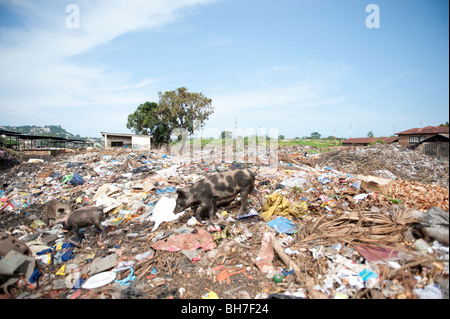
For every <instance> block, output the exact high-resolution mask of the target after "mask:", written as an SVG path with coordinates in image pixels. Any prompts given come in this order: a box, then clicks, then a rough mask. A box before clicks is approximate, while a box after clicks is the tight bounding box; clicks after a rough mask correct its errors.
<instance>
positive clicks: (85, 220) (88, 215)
mask: <svg viewBox="0 0 450 319" xmlns="http://www.w3.org/2000/svg"><path fill="white" fill-rule="evenodd" d="M103 217H104V213H103V211H102V210H101V209H100V208H98V207H96V206H87V207H82V208H79V209H77V210H75V211H74V212H73V213H72V214H70V216H69V218H67V221H66V222H65V225H64V227H63V230H66V231H68V232H70V231H71V232H72V233H74V234H75V235H79V229H80V228H83V227H88V226H92V225H94V226H95V227H96V228H97V229H98V230H101V232H102V237H103V238H104V237H105V236H106V232H105V230H104V229H103V227H102V225H101V222H102V220H103Z"/></svg>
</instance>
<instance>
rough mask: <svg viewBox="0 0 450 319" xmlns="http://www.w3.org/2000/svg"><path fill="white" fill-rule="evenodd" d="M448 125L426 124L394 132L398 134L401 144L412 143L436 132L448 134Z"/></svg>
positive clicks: (418, 141) (423, 139)
mask: <svg viewBox="0 0 450 319" xmlns="http://www.w3.org/2000/svg"><path fill="white" fill-rule="evenodd" d="M448 133H449V130H448V127H444V126H426V127H422V128H412V129H409V130H406V131H403V132H399V133H395V134H396V135H398V143H399V144H400V145H403V146H409V145H414V144H417V143H420V142H423V141H425V140H426V139H428V138H430V137H433V136H435V135H436V134H448Z"/></svg>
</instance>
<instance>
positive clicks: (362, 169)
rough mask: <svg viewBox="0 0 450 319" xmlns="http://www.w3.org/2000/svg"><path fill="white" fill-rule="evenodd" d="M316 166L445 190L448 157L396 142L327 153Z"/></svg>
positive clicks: (447, 178)
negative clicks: (438, 187) (433, 154)
mask: <svg viewBox="0 0 450 319" xmlns="http://www.w3.org/2000/svg"><path fill="white" fill-rule="evenodd" d="M317 164H318V165H319V166H334V167H335V168H336V169H339V170H341V171H343V172H347V173H350V174H362V175H376V176H381V177H384V178H390V179H393V180H405V181H409V182H419V183H424V184H436V185H439V186H441V187H448V180H449V157H448V156H447V157H434V156H427V155H425V154H423V153H421V152H419V151H417V150H410V149H408V148H406V147H404V146H401V145H400V144H398V143H394V144H375V145H373V146H371V147H361V148H357V147H352V148H349V149H347V150H345V151H333V152H328V153H325V154H322V156H320V157H319V158H318V161H317Z"/></svg>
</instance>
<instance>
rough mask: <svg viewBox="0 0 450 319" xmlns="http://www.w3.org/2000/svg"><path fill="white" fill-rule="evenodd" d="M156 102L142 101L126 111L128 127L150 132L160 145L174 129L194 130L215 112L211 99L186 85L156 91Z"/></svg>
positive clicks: (157, 144)
mask: <svg viewBox="0 0 450 319" xmlns="http://www.w3.org/2000/svg"><path fill="white" fill-rule="evenodd" d="M158 96H159V103H155V102H145V103H143V104H141V105H139V106H138V108H137V109H136V111H135V112H134V113H131V114H130V115H128V122H127V128H129V129H132V130H133V131H134V132H135V133H136V134H151V135H153V143H154V145H155V146H157V147H158V146H160V145H162V144H166V143H169V142H170V137H171V135H172V133H173V132H174V130H175V129H182V130H186V131H187V132H188V133H189V134H193V133H194V132H195V131H196V130H198V129H199V128H200V127H202V126H203V125H204V123H205V121H206V120H207V119H208V118H209V116H210V115H211V114H212V113H213V112H214V108H213V107H212V106H211V103H212V100H211V99H209V98H207V97H205V96H204V95H203V93H190V92H188V89H186V88H185V87H181V88H178V89H176V90H174V91H167V92H164V93H161V92H158Z"/></svg>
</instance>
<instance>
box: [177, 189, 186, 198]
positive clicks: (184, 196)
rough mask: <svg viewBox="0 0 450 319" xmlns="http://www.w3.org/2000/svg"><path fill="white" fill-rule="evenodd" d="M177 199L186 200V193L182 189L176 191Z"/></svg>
mask: <svg viewBox="0 0 450 319" xmlns="http://www.w3.org/2000/svg"><path fill="white" fill-rule="evenodd" d="M177 194H178V198H186V192H185V191H184V190H182V189H177Z"/></svg>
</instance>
